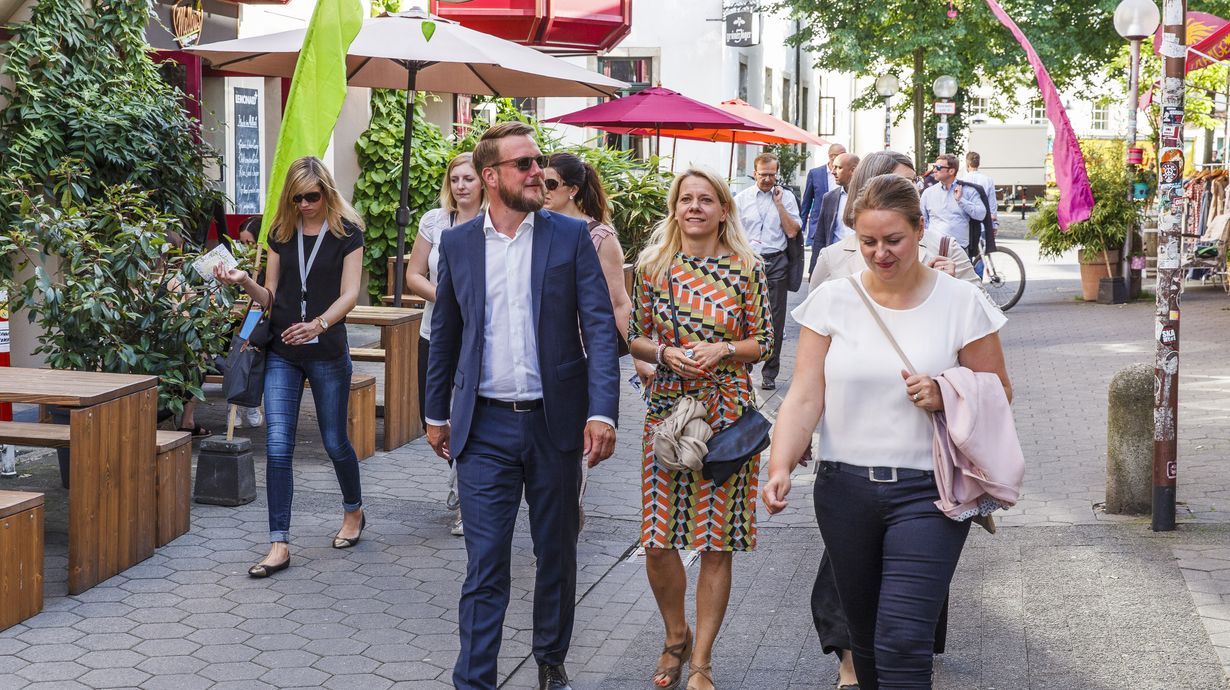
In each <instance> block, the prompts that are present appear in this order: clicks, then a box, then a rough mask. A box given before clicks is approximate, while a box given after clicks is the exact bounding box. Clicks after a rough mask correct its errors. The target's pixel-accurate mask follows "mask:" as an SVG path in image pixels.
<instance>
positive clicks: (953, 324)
mask: <svg viewBox="0 0 1230 690" xmlns="http://www.w3.org/2000/svg"><path fill="white" fill-rule="evenodd" d="M852 214H853V220H854V223H853V227H854V231H855V234H856V235H857V237H858V243H859V252H860V253H861V255H862V257H863V259H864V261H865V262H866V264H867V270H865V271H862V272H860V273H858V274H857V275H855V276H854V280H853V281H850V280H835V281H830V282H827V283H824V284H823V285H821V286H819V287H818V288H817V289H815V290H814V291H813V292H812V293H811V294H810V295H808V297H807V299H806V300H805V301H804V302H803V304H802V305H800V306H799V307H798V308H797V309H795V310H794V312H793V316H794V319H795V320H796V321H798V322H799V323H800V324H801V325H802V326H803V328H802V331H801V334H800V336H799V347H798V355H797V357H796V364H795V373H794V384H793V385H791V386H790V391H789V393H788V394H787V396H786V399H785V400H784V401H783V403H782V406H781V409H780V411H779V413H778V416H777V423H776V427H775V429H774V433H773V445H772V455H771V457H770V461H769V481H768V483H767V484H766V485H765V486H764V489H763V494H762V495H763V499H764V503H765V507H766V508H768V510H769V512H771V513H777V512H779V511H781V510H782V509H784V508H785V507H786V504H787V500H786V497H787V495H788V494H789V492H790V473H791V470H793V469H794V465H795V463H796V461H797V459H798V458H799V457H801V456H802V455H803V452H804V450H805V449H806V448H807V446H808V444H809V443H810V440H811V435H812V432H813V431H814V430H815V429H816V425H817V423H819V425H820V459H821V464H820V468H819V474H818V476H817V478H816V484H815V506H816V520H817V522H818V523H819V525H820V533H821V535H822V536H823V538H824V543H825V546H826V548H827V549H828V551H829V553H830V554H831V557H832V562H833V571H834V575H835V577H836V582H837V589H838V591H839V593H840V595H841V603H842V608H843V609H844V612H845V614H846V619H847V622H848V625H849V629H850V642H851V645H852V652H853V657H854V667H855V671H856V673H857V674H858V681H859V686H860V687H861V688H863V689H864V690H876V689H877V688H879V687H880V684H881V683H882V684H884V686H885V687H893V688H915V687H917V688H929V687H931V662H932V644H933V642H934V635H935V627H936V622H937V620H938V618H939V615H940V610H941V608H942V606H943V603H944V599H945V596H946V595H947V592H948V586H949V583H950V582H951V580H952V575H953V572H954V571H955V570H956V566H957V561H958V559H959V558H960V555H961V549H962V547H963V546H964V544H965V538H966V535H967V534H968V533H969V522H968V521H965V522H957V521H954V520H951V519H949V518H948V517H946V516H945V515H944V514H943V513H941V512H940V510H939V509H938V508H936V506H935V504H934V501H936V500H937V499H938V497H939V494H938V492H937V489H936V486H935V479H934V477H933V475H932V456H931V454H932V451H931V442H932V430H931V424H930V420H929V418H928V415H927V414H926V413H927V412H937V411H940V410H942V409H943V404H944V403H943V399H942V398H941V397H940V392H939V386H938V384H937V383H936V382H935V381H934V380H933V379H932V376H936V375H939V374H940V373H942V372H943V371H945V370H946V369H950V368H952V367H956V366H963V367H967V368H969V369H972V370H974V371H983V372H992V373H995V374H997V375H998V376H999V378H1000V380H1001V381H1002V382H1003V385H1004V390H1005V392H1006V394H1007V395H1008V398H1009V399H1010V400H1011V397H1012V390H1011V385H1010V383H1009V381H1008V373H1007V370H1006V368H1005V364H1004V354H1003V349H1002V348H1001V346H1000V342H999V335H998V331H999V329H1000V328H1001V327H1002V326H1003V324H1004V323H1005V319H1004V316H1003V314H1001V313H1000V312H999V310H997V309H996V308H995V307H994V306H992V305H991V303H990V302H989V301H987V299H986V297H985V296H983V294H982V293H981V292H979V291H978V289H977V288H975V287H974V286H973V285H971V284H969V283H967V282H964V281H961V280H958V279H956V278H953V277H951V276H949V275H947V274H945V273H942V272H940V271H937V270H934V269H931V268H928V267H927V266H925V265H924V264H923V263H922V262H921V261H919V251H918V243H919V241H920V240H921V238H922V236H923V223H922V212H921V209H920V207H919V200H918V192H917V191H916V190H915V189H914V186H913V185H912V184H910V183H909V182H908V181H906V180H904V179H902V178H901V177H898V176H896V175H881V176H879V177H875V178H873V179H871V180H870V181H869V182H868V183H867V185H866V187H864V188H863V189H862V190H861V191H860V192H859V195H858V197H857V198H856V199H855V200H854V201H853V211H852ZM859 291H862V292H864V293H865V294H866V295H867V296H868V297H869V298H870V299H871V300H872V302H873V303H874V304H875V310H876V312H877V313H878V314H879V315H880V317H881V318H882V319H883V320H884V322H885V324H886V325H887V327H888V329H889V330H890V331H891V332H892V334H893V336H894V337H895V338H896V340H897V342H898V343H899V344H900V346H901V348H902V349H903V350H904V351H905V354H906V355H907V356H908V357H909V359H910V361H911V362H912V363H913V364H914V366H915V367H916V368H917V370H918V371H919V372H920V374H919V375H915V376H910V375H908V374H907V373H906V372H905V371H904V370H903V368H902V363H901V360H900V358H899V357H898V355H897V353H896V352H895V351H894V349H893V346H892V344H891V343H890V342H889V340H888V339H887V337H886V336H885V335H884V333H883V332H882V331H881V330H880V328H879V326H878V325H877V324H876V322H875V319H874V318H873V317H872V315H871V313H870V312H869V311H868V307H867V305H865V304H864V303H863V300H862V297H860V295H859Z"/></svg>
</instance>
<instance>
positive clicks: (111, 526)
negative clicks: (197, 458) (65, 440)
mask: <svg viewBox="0 0 1230 690" xmlns="http://www.w3.org/2000/svg"><path fill="white" fill-rule="evenodd" d="M157 384H158V379H157V378H156V377H153V376H134V375H129V374H104V373H99V372H87V371H65V370H58V369H25V368H19V367H12V368H6V367H0V402H14V403H38V404H45V405H60V406H63V407H68V408H72V409H71V410H70V412H69V437H70V442H69V448H70V449H71V450H72V462H71V463H70V465H69V489H68V591H69V593H70V594H80V593H81V592H84V591H85V590H87V589H89V588H91V587H93V586H94V585H96V584H98V583H99V582H102V581H103V580H106V579H107V578H109V577H111V576H112V575H116V574H118V573H121V572H123V571H124V570H127V569H128V568H130V567H132V566H134V565H136V564H137V563H140V562H141V561H143V560H145V559H147V558H149V557H150V556H152V555H154V547H155V540H156V539H157V531H156V519H155V517H156V509H157V500H156V488H155V486H156V484H155V462H154V457H155V454H156V448H157V445H156V441H155V439H156V429H157V425H158V388H157Z"/></svg>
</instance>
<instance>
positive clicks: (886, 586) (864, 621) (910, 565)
mask: <svg viewBox="0 0 1230 690" xmlns="http://www.w3.org/2000/svg"><path fill="white" fill-rule="evenodd" d="M938 498H939V494H938V492H937V491H936V488H935V480H934V479H933V478H932V477H930V476H926V477H917V478H913V479H903V480H901V481H897V482H892V483H876V482H872V481H870V480H869V479H868V478H867V477H866V476H857V475H853V474H848V473H846V472H842V471H840V470H837V469H835V468H833V467H831V466H829V465H828V464H821V465H820V471H819V475H818V476H817V477H816V488H815V502H816V520H817V522H819V523H820V534H821V535H822V536H823V537H824V544H825V547H826V548H827V549H828V553H829V555H830V556H831V557H832V562H833V575H834V577H835V579H836V582H837V591H838V593H839V594H840V595H841V604H842V609H843V610H844V611H845V614H846V621H847V623H848V625H849V629H850V645H851V650H852V652H853V656H854V670H855V672H856V673H857V674H858V683H859V687H861V688H863V690H878V689H879V688H930V687H931V661H932V654H933V645H934V643H935V627H936V622H937V621H938V620H939V617H940V611H941V609H942V608H943V606H944V600H945V598H946V597H947V595H948V585H949V584H950V583H951V582H952V575H953V572H955V571H956V568H957V561H958V560H959V559H960V557H961V549H962V548H963V547H964V546H965V538H966V536H967V535H968V534H969V521H965V522H957V521H955V520H952V519H949V518H948V517H947V516H945V515H944V514H943V513H941V512H940V510H939V508H936V507H935V503H934V502H935V501H936V500H937V499H938Z"/></svg>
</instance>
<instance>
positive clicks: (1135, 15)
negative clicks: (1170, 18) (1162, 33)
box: [1115, 0, 1161, 41]
mask: <svg viewBox="0 0 1230 690" xmlns="http://www.w3.org/2000/svg"><path fill="white" fill-rule="evenodd" d="M1160 21H1161V15H1160V14H1159V13H1158V11H1157V4H1156V3H1155V2H1153V0H1123V2H1121V3H1119V6H1118V7H1116V8H1115V31H1118V32H1119V35H1120V36H1122V37H1124V38H1126V39H1128V40H1135V41H1139V40H1141V39H1143V38H1146V37H1148V36H1152V35H1153V33H1154V32H1155V31H1157V25H1158V23H1159V22H1160Z"/></svg>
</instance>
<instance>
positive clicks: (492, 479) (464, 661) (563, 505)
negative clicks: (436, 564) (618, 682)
mask: <svg viewBox="0 0 1230 690" xmlns="http://www.w3.org/2000/svg"><path fill="white" fill-rule="evenodd" d="M457 482H458V491H459V492H460V494H461V517H462V518H463V519H465V525H466V535H465V539H466V556H467V562H466V580H465V584H463V585H462V586H461V602H460V604H459V606H458V614H457V622H458V625H459V627H460V633H461V650H460V651H459V652H458V654H457V663H456V665H455V666H454V668H453V685H454V687H456V688H459V689H460V690H495V687H496V680H497V676H496V672H497V669H496V661H497V659H498V657H499V655H500V641H501V636H502V634H503V631H504V612H505V611H506V610H507V609H508V600H509V596H510V592H511V586H512V571H511V568H512V539H513V527H514V526H515V525H516V523H517V510H518V509H519V508H520V507H521V496H522V494H523V493H524V495H525V502H526V504H528V505H529V517H530V537H531V539H532V540H533V542H534V558H535V559H536V561H537V563H536V572H535V574H534V635H533V638H532V642H533V651H534V659H535V660H536V661H537V662H538V663H540V664H562V663H564V659H565V658H566V657H567V656H568V645H569V643H570V642H571V640H572V624H573V612H574V608H575V606H576V591H577V535H578V534H579V533H580V517H581V516H580V510H579V504H578V501H579V499H580V491H581V449H580V448H577V449H576V450H574V451H570V452H564V451H560V450H558V449H556V448H555V447H554V445H552V443H551V436H550V434H549V433H548V432H547V418H546V414H545V411H544V410H543V409H541V408H540V409H538V410H535V411H533V412H514V411H512V410H507V409H503V408H499V407H485V406H483V405H479V406H478V407H476V408H475V409H474V423H473V425H472V426H471V427H470V436H469V439H467V441H466V445H465V450H464V451H463V452H462V453H461V455H460V456H459V457H458V458H457ZM518 596H523V595H522V593H520V592H519V593H518Z"/></svg>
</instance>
